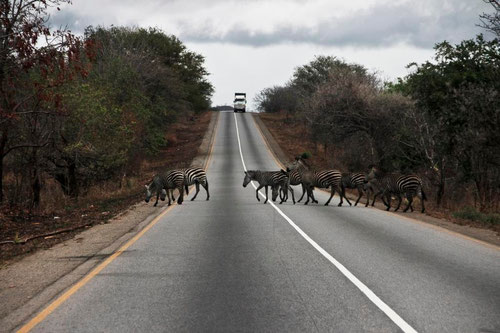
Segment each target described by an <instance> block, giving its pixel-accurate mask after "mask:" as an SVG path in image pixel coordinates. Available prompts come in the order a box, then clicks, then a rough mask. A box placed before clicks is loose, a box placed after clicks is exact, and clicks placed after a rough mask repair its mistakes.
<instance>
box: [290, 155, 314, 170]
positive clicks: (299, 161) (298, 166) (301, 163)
mask: <svg viewBox="0 0 500 333" xmlns="http://www.w3.org/2000/svg"><path fill="white" fill-rule="evenodd" d="M309 169H310V166H309V164H308V163H307V162H306V161H305V160H304V159H303V158H302V157H300V156H299V157H296V158H295V161H293V162H292V163H291V164H290V165H289V166H288V167H287V168H286V171H288V172H290V171H293V170H298V171H300V170H309Z"/></svg>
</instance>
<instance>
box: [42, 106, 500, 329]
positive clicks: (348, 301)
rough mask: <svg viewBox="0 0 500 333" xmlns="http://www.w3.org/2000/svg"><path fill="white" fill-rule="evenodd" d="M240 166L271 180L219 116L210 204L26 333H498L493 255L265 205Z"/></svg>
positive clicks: (395, 229)
mask: <svg viewBox="0 0 500 333" xmlns="http://www.w3.org/2000/svg"><path fill="white" fill-rule="evenodd" d="M238 134H239V138H240V139H241V147H240V146H239V140H238ZM240 152H241V153H240ZM243 162H244V163H245V165H246V167H247V168H248V169H263V170H277V169H278V165H277V164H276V162H275V160H274V159H273V158H272V155H271V154H270V152H269V151H268V150H267V148H266V145H265V143H264V141H263V139H262V137H261V135H260V133H259V131H258V129H257V128H256V125H255V123H254V121H253V119H252V116H251V115H250V114H233V113H221V115H220V117H219V124H218V129H217V135H216V139H215V147H214V150H213V155H212V159H211V162H210V164H209V168H208V177H209V182H210V189H211V197H210V201H204V198H205V193H204V192H203V191H204V190H203V189H201V191H202V193H200V195H199V196H198V198H197V200H196V201H193V202H191V201H185V202H184V204H183V205H182V206H175V207H174V208H172V209H171V210H169V211H168V213H166V214H165V215H164V216H163V217H162V218H161V219H160V220H159V221H158V222H157V223H156V224H155V225H154V226H153V227H152V228H151V229H150V230H148V231H147V232H145V233H144V234H143V235H142V236H141V237H140V238H139V239H138V240H137V241H136V242H135V243H133V244H132V245H131V246H129V247H128V248H127V249H126V250H125V251H124V252H123V253H122V254H121V255H119V256H117V257H116V258H115V259H114V260H112V261H111V262H110V263H109V264H108V265H107V266H106V267H105V268H104V269H102V270H101V271H100V272H99V273H98V274H96V275H95V276H93V277H92V278H90V279H88V280H87V281H85V282H84V283H81V288H79V289H78V290H76V291H75V292H70V293H69V295H68V296H69V297H67V299H66V300H65V301H64V302H61V301H62V300H58V301H57V303H55V306H53V307H51V308H50V309H48V310H46V311H45V315H47V316H46V317H45V315H44V316H43V318H40V317H39V318H38V319H37V321H36V322H37V325H36V326H35V327H34V328H33V330H34V331H39V332H68V331H71V332H89V331H100V332H126V331H136V332H137V331H189V332H193V331H268V332H275V331H286V332H291V331H295V332H304V331H321V332H324V331H333V332H400V331H406V332H413V331H418V332H500V251H499V250H498V249H496V248H493V247H488V246H485V245H483V244H480V243H477V242H474V241H471V240H468V239H465V238H463V237H460V236H457V235H454V234H451V233H448V232H445V231H439V230H436V229H435V228H431V227H429V226H427V225H425V224H422V223H418V222H415V221H413V220H410V219H407V218H401V217H399V216H397V215H395V214H391V213H387V212H385V211H381V210H377V209H373V208H365V207H363V206H361V207H348V206H347V207H337V206H336V204H337V203H338V197H336V198H335V199H336V200H333V201H332V204H331V206H328V207H325V206H323V205H309V206H304V205H302V204H297V205H292V203H291V202H288V203H286V204H283V205H276V206H272V205H270V204H266V205H264V204H262V201H261V202H260V203H259V202H257V200H256V199H255V190H254V188H253V187H250V186H248V187H247V188H243V187H242V183H243V171H244V165H243ZM299 192H300V190H299V188H298V187H296V193H298V194H300V193H299ZM316 192H317V194H316V195H317V198H318V200H319V201H320V204H322V203H324V202H325V201H326V199H327V198H328V196H327V195H326V194H325V193H321V192H319V191H316ZM192 195H193V193H191V194H190V196H192ZM41 319H43V320H41ZM32 323H33V322H32Z"/></svg>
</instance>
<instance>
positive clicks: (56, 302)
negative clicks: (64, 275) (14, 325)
mask: <svg viewBox="0 0 500 333" xmlns="http://www.w3.org/2000/svg"><path fill="white" fill-rule="evenodd" d="M216 121H217V123H216V124H215V127H214V132H215V133H214V134H213V138H212V140H211V147H210V150H209V155H208V158H207V160H206V162H205V166H204V169H205V171H206V170H207V168H208V166H209V163H210V162H211V159H212V153H213V150H214V146H215V138H216V136H217V130H218V128H219V126H218V122H219V116H217V120H216ZM193 187H194V185H192V186H190V188H189V189H190V190H192V189H193ZM175 206H177V202H174V203H173V204H172V206H169V207H168V208H167V209H165V210H164V211H163V212H161V213H160V215H158V216H157V217H155V218H154V219H153V220H152V221H151V222H150V223H149V224H148V225H147V226H146V227H144V229H142V230H141V231H140V232H139V233H138V234H137V235H135V236H134V237H132V238H131V239H129V240H128V241H127V242H126V243H125V244H124V245H122V246H121V247H120V248H119V249H118V250H117V251H116V252H114V253H113V254H112V255H111V256H109V257H108V258H106V260H104V261H103V262H101V263H100V264H99V265H97V266H96V267H95V268H94V269H92V271H90V273H88V274H87V275H85V276H84V277H83V278H82V279H81V280H80V281H78V282H77V283H75V284H74V285H73V286H71V288H70V289H68V290H67V291H66V292H64V293H63V294H62V295H61V296H59V297H58V298H57V299H56V300H54V301H53V302H52V303H50V304H49V305H48V306H47V307H46V308H45V309H43V310H42V312H40V313H39V314H37V315H36V316H35V317H34V318H32V319H31V320H30V321H29V322H28V323H26V324H25V325H23V326H22V327H21V328H20V329H19V330H18V331H17V333H25V332H29V331H31V330H32V329H33V328H34V327H35V326H36V325H38V324H39V323H41V322H42V321H43V320H44V319H45V318H47V316H48V315H50V314H51V313H52V312H54V310H56V309H57V308H58V307H59V306H60V305H61V304H63V303H64V302H65V301H66V300H67V299H68V298H70V297H71V296H72V295H73V294H74V293H76V292H77V291H78V290H79V289H80V288H81V287H83V286H84V285H86V284H87V283H88V282H89V281H90V280H92V278H94V277H95V276H96V275H97V274H99V273H100V272H101V271H102V270H103V269H104V268H106V266H108V265H109V264H110V263H111V262H112V261H113V260H115V259H116V258H117V257H118V256H119V255H120V254H122V253H123V252H125V251H126V250H127V249H128V248H129V247H130V246H131V245H133V244H134V243H135V242H136V241H137V240H138V239H139V238H141V237H142V236H143V235H144V234H145V233H146V232H147V231H148V230H149V229H151V228H152V227H153V226H154V225H155V224H156V223H158V221H160V219H161V218H162V217H163V216H165V215H166V214H167V213H168V212H170V211H171V210H172V209H173V208H174V207H175Z"/></svg>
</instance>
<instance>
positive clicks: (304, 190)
mask: <svg viewBox="0 0 500 333" xmlns="http://www.w3.org/2000/svg"><path fill="white" fill-rule="evenodd" d="M300 185H302V196H301V197H300V199H299V200H298V201H297V202H301V201H302V198H303V197H304V194H305V193H306V187H305V186H304V184H300Z"/></svg>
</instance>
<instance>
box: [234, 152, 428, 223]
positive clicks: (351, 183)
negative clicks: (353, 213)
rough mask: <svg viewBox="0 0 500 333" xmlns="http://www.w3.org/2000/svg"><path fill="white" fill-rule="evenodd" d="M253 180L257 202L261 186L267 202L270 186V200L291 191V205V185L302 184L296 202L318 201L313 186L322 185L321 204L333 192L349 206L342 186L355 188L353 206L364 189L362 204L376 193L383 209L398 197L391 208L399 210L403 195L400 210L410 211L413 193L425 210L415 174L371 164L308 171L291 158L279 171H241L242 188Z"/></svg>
mask: <svg viewBox="0 0 500 333" xmlns="http://www.w3.org/2000/svg"><path fill="white" fill-rule="evenodd" d="M252 180H255V181H257V182H258V183H259V187H258V188H257V191H256V196H257V200H258V201H260V199H259V195H258V191H259V190H260V189H261V188H263V187H264V188H265V192H266V200H265V201H264V203H266V202H267V201H268V187H271V190H272V197H271V199H272V200H273V201H275V200H276V199H277V197H278V194H279V196H280V199H281V201H280V204H281V203H283V202H285V201H287V199H288V192H290V193H291V194H292V200H293V203H294V204H295V197H294V193H293V189H292V187H291V185H301V186H302V196H301V197H300V199H299V200H298V202H300V201H301V200H302V198H303V197H304V195H305V194H307V198H306V201H305V203H304V204H305V205H307V204H308V203H309V201H310V200H311V202H313V203H318V201H317V200H316V198H315V197H314V193H313V190H314V188H316V187H317V188H325V189H330V198H329V199H328V200H327V201H326V203H325V206H327V205H328V204H329V203H330V201H331V200H332V198H333V196H334V194H335V192H337V193H338V194H339V196H340V203H339V204H338V205H339V206H342V204H343V202H344V201H343V199H345V200H346V201H347V203H348V204H349V205H350V206H352V204H351V202H350V201H349V199H348V198H347V196H346V193H345V190H346V189H357V191H358V198H357V199H356V202H355V203H354V206H356V205H357V204H358V202H359V200H360V199H361V197H362V196H363V194H364V193H365V192H366V196H367V199H366V204H365V207H367V206H368V204H369V202H370V193H373V201H372V206H373V205H374V204H375V200H376V198H377V197H378V196H380V197H381V199H382V202H383V203H384V205H385V206H386V210H389V209H390V208H391V201H392V197H393V196H394V197H396V198H397V199H398V204H397V207H396V208H395V209H394V210H395V211H397V210H399V208H400V206H401V202H402V199H403V197H406V199H407V200H408V205H407V206H406V208H405V209H404V212H406V211H408V209H411V211H412V212H413V205H412V203H413V198H414V197H415V196H417V197H419V199H420V202H421V204H422V210H421V211H422V213H423V212H424V211H425V205H424V200H426V199H427V198H426V196H425V193H424V191H423V189H422V180H421V179H420V177H418V176H417V175H401V174H382V175H380V172H378V170H377V169H376V168H375V167H372V168H371V169H370V171H369V172H368V173H361V172H358V173H349V174H343V173H342V172H340V171H339V170H335V169H330V170H319V171H315V170H312V169H311V168H310V167H309V165H308V164H307V163H306V161H305V159H304V158H302V157H300V156H299V157H297V158H296V159H295V161H294V162H293V163H292V164H291V165H290V166H289V167H288V168H287V170H286V171H285V170H280V171H260V170H249V171H245V178H244V180H243V187H246V186H247V185H248V183H250V181H252Z"/></svg>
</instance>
